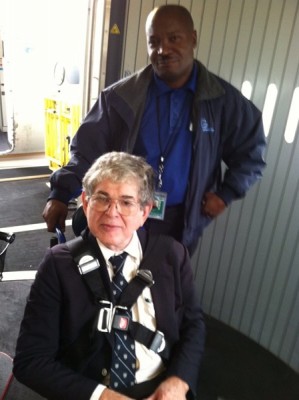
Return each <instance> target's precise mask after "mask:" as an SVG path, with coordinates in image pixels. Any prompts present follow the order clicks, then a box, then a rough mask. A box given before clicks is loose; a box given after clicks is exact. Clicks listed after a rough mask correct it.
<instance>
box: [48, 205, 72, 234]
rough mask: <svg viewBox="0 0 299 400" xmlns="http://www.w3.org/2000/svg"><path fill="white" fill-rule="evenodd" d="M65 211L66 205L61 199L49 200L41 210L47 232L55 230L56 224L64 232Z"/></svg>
mask: <svg viewBox="0 0 299 400" xmlns="http://www.w3.org/2000/svg"><path fill="white" fill-rule="evenodd" d="M67 213H68V207H67V205H66V204H64V203H62V201H59V200H54V199H52V200H49V201H48V202H47V204H46V207H45V208H44V211H43V218H44V220H45V221H46V224H47V227H48V232H55V227H56V226H59V227H60V229H61V230H62V232H64V231H65V220H66V217H67Z"/></svg>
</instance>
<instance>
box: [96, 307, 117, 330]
mask: <svg viewBox="0 0 299 400" xmlns="http://www.w3.org/2000/svg"><path fill="white" fill-rule="evenodd" d="M99 304H100V307H101V309H100V311H99V318H98V324H97V329H98V331H100V332H111V327H112V321H113V316H114V308H113V304H112V303H111V302H110V301H107V300H100V301H99Z"/></svg>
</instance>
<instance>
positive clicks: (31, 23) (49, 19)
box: [0, 0, 88, 153]
mask: <svg viewBox="0 0 299 400" xmlns="http://www.w3.org/2000/svg"><path fill="white" fill-rule="evenodd" d="M87 10H88V0H76V1H72V0H26V1H25V0H0V29H1V32H2V37H3V39H4V45H5V58H4V74H5V78H6V81H7V82H6V83H7V84H6V90H7V93H8V95H10V97H11V99H12V104H13V114H14V124H15V149H14V153H27V152H28V153H32V152H43V151H44V98H45V97H48V96H52V95H53V94H58V93H59V91H60V92H61V93H62V96H64V95H65V94H67V92H68V89H72V94H73V91H74V87H72V88H68V86H69V85H66V84H64V85H63V86H62V87H58V86H57V85H55V83H54V80H53V70H54V65H55V63H56V62H57V61H60V62H62V63H63V64H65V65H66V66H74V65H78V67H79V69H82V64H83V61H84V51H85V50H84V47H85V31H86V18H87ZM73 86H74V85H73ZM80 86H81V85H76V87H75V91H76V92H77V93H79V94H80V93H81V87H80ZM10 111H11V109H10ZM8 113H9V110H8Z"/></svg>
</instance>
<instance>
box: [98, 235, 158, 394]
mask: <svg viewBox="0 0 299 400" xmlns="http://www.w3.org/2000/svg"><path fill="white" fill-rule="evenodd" d="M98 244H99V247H100V249H101V251H102V254H103V256H104V259H105V261H106V265H107V269H108V273H109V276H110V279H112V277H113V275H114V273H113V268H112V265H111V263H110V262H109V261H108V260H109V258H110V257H111V256H115V255H118V254H120V253H122V252H123V251H126V252H127V253H128V256H127V258H126V261H125V264H124V267H123V274H124V277H125V279H126V280H127V282H130V280H131V279H132V278H134V276H135V275H136V273H137V270H138V267H139V265H140V263H141V260H142V256H143V253H142V248H141V244H140V241H139V238H138V236H137V233H136V232H134V234H133V237H132V240H131V241H130V243H129V244H128V246H127V247H126V248H125V249H123V250H122V251H121V252H119V253H115V252H114V251H112V250H110V249H108V248H107V247H105V246H104V245H103V244H102V243H100V242H99V241H98ZM153 279H155V277H153ZM131 311H132V319H133V321H137V322H140V323H142V325H144V326H146V327H147V328H149V329H151V330H153V331H155V330H156V318H155V308H154V304H153V301H152V295H151V291H150V289H149V288H145V289H144V290H143V292H142V293H141V295H140V296H139V297H138V299H137V302H136V303H135V304H134V305H133V307H132V309H131ZM135 352H136V358H137V366H138V368H137V370H136V375H135V378H136V383H140V382H144V381H147V380H150V379H153V378H154V377H155V376H157V375H158V374H159V373H160V372H161V371H162V370H163V368H164V367H163V362H162V359H161V357H160V356H159V355H158V354H157V353H155V352H153V351H152V350H149V349H148V348H147V347H145V346H144V345H142V344H140V343H138V342H135ZM105 388H106V386H104V385H101V384H99V385H98V386H97V387H96V389H95V391H94V392H93V394H92V396H91V398H90V400H98V399H99V398H100V396H101V394H102V392H103V390H104V389H105Z"/></svg>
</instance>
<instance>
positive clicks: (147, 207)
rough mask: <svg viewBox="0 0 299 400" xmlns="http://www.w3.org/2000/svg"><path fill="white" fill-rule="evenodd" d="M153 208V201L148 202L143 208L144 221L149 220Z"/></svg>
mask: <svg viewBox="0 0 299 400" xmlns="http://www.w3.org/2000/svg"><path fill="white" fill-rule="evenodd" d="M152 208H153V203H150V204H147V205H145V206H144V207H143V208H142V211H143V216H142V218H143V223H145V221H146V220H147V218H148V216H149V215H150V212H151V211H152Z"/></svg>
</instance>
